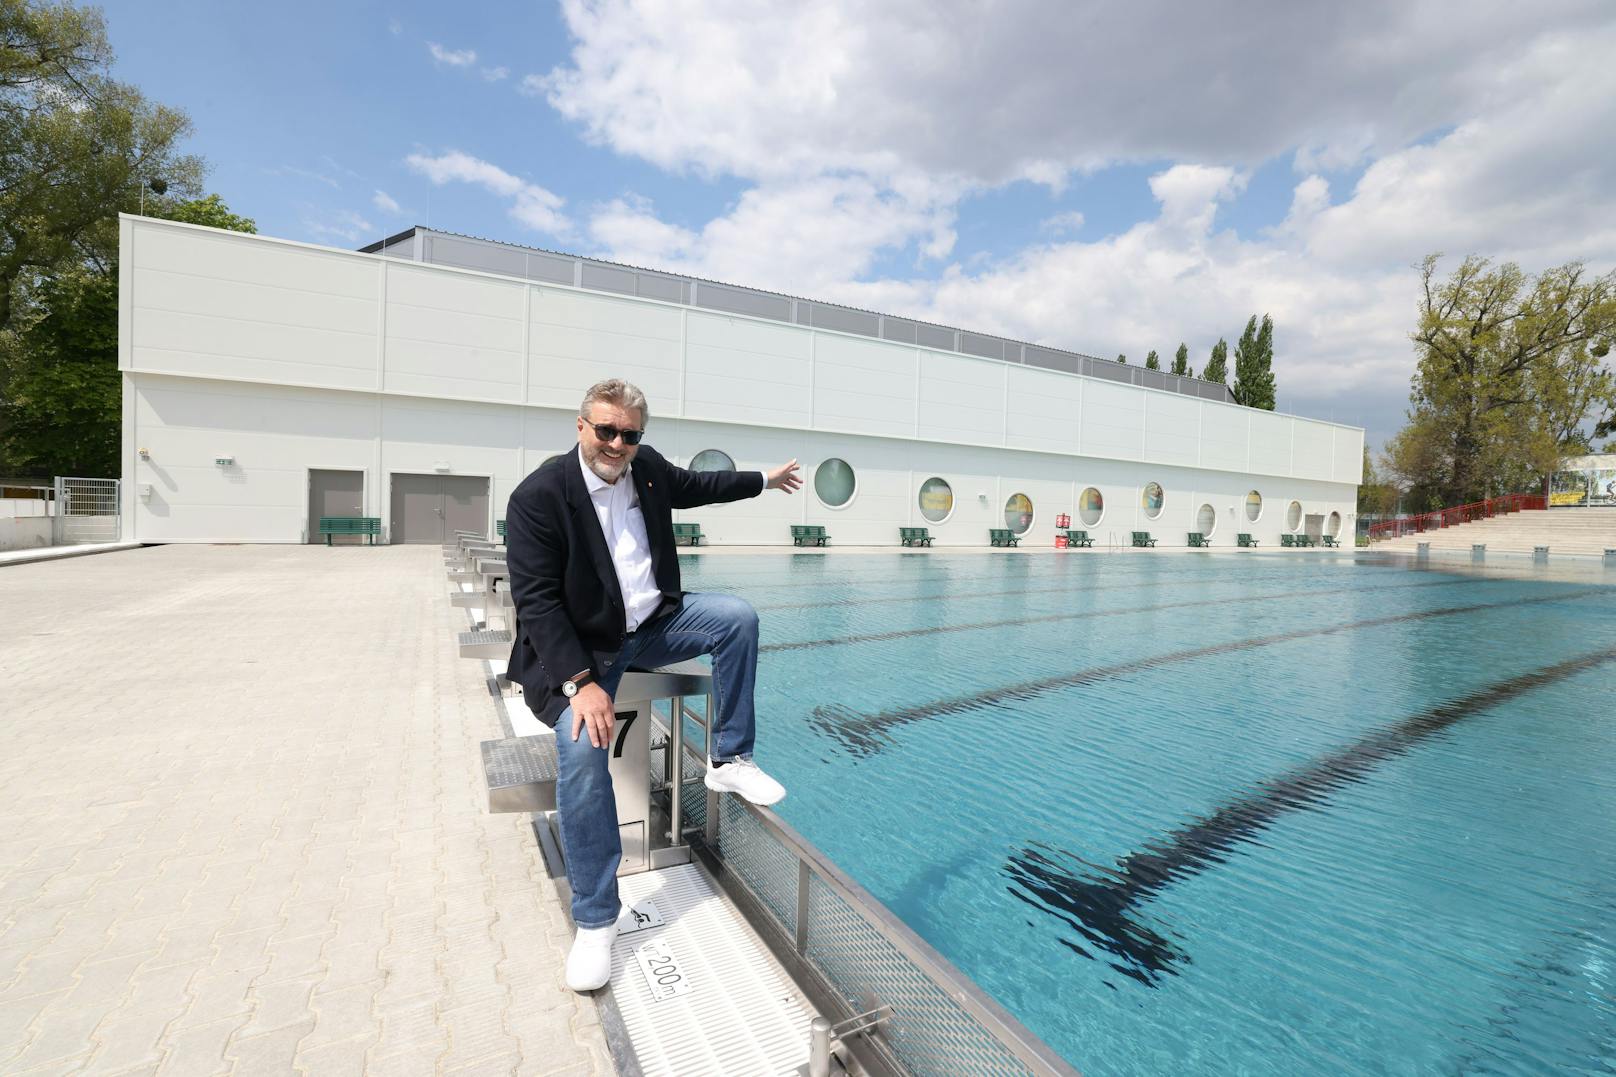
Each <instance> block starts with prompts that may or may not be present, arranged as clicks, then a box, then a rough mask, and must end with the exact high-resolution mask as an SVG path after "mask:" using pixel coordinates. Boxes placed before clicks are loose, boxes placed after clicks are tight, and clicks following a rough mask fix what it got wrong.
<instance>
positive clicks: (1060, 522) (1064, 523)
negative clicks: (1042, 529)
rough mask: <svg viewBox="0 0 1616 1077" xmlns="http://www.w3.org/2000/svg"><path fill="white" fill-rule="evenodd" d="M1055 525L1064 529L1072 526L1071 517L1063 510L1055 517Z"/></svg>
mask: <svg viewBox="0 0 1616 1077" xmlns="http://www.w3.org/2000/svg"><path fill="white" fill-rule="evenodd" d="M1055 526H1056V527H1058V528H1060V529H1061V530H1062V531H1064V530H1066V529H1067V528H1068V527H1071V526H1072V518H1071V517H1070V516H1068V515H1066V513H1064V512H1063V513H1061V514H1060V515H1059V516H1057V517H1055Z"/></svg>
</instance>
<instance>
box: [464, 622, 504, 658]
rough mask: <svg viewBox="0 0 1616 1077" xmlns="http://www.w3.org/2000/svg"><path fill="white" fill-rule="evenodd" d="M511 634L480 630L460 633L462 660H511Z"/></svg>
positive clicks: (485, 629) (501, 631) (502, 631)
mask: <svg viewBox="0 0 1616 1077" xmlns="http://www.w3.org/2000/svg"><path fill="white" fill-rule="evenodd" d="M510 656H511V634H510V632H508V631H504V630H491V629H487V628H484V629H480V630H478V631H475V632H462V633H460V657H461V658H509V657H510Z"/></svg>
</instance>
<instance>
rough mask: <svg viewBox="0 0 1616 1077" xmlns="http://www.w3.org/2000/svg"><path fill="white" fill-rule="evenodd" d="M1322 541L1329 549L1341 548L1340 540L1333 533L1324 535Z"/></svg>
mask: <svg viewBox="0 0 1616 1077" xmlns="http://www.w3.org/2000/svg"><path fill="white" fill-rule="evenodd" d="M1322 541H1323V543H1324V544H1325V545H1326V546H1328V547H1330V549H1332V550H1339V549H1340V548H1341V541H1340V540H1339V539H1337V538H1336V537H1335V536H1334V535H1325V536H1324V538H1323V539H1322Z"/></svg>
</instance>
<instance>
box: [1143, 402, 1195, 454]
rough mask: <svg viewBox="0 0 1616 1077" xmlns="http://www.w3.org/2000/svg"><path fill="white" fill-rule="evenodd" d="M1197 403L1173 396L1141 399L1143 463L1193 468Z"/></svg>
mask: <svg viewBox="0 0 1616 1077" xmlns="http://www.w3.org/2000/svg"><path fill="white" fill-rule="evenodd" d="M1200 423H1201V402H1200V401H1199V400H1196V399H1195V398H1194V397H1188V396H1178V395H1177V394H1174V393H1150V394H1148V395H1146V396H1145V459H1147V460H1149V461H1151V462H1152V463H1159V464H1184V465H1187V466H1190V467H1194V466H1195V465H1196V464H1199V463H1200V462H1201V461H1200V455H1201V453H1200V444H1201V435H1200Z"/></svg>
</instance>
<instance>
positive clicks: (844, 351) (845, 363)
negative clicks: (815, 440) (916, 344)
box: [813, 333, 920, 436]
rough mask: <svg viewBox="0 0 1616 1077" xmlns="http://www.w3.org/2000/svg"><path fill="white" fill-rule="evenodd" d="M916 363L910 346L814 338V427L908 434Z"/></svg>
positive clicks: (826, 336) (830, 335) (823, 336)
mask: <svg viewBox="0 0 1616 1077" xmlns="http://www.w3.org/2000/svg"><path fill="white" fill-rule="evenodd" d="M919 362H920V359H919V356H918V354H917V353H916V351H915V349H914V348H905V347H900V346H897V345H892V344H882V343H878V342H876V341H866V340H858V339H855V338H852V337H843V336H837V335H835V334H833V333H818V334H816V335H815V338H814V363H813V371H814V406H813V420H814V422H813V425H815V426H820V427H829V428H830V429H833V430H857V431H860V432H863V433H869V434H897V435H900V436H902V435H912V434H913V433H914V432H915V378H916V377H917V376H918V373H917V371H918V364H919Z"/></svg>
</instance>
